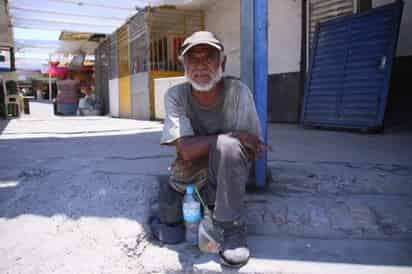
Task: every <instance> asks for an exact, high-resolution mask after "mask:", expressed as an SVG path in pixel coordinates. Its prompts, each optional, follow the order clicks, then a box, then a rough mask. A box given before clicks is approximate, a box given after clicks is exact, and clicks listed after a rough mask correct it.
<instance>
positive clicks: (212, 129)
mask: <svg viewBox="0 0 412 274" xmlns="http://www.w3.org/2000/svg"><path fill="white" fill-rule="evenodd" d="M223 81H224V82H223V84H224V88H223V90H222V92H221V93H220V94H219V97H218V100H217V101H216V103H215V104H213V105H212V106H208V107H205V106H202V105H200V104H198V103H197V102H196V100H195V98H194V97H193V96H192V94H191V86H190V83H188V82H186V83H182V84H179V85H176V86H173V87H171V88H170V89H169V90H168V91H167V93H166V95H165V100H164V101H165V111H166V117H165V121H164V126H163V134H162V139H161V141H160V143H161V144H163V145H167V144H171V143H172V142H174V141H175V140H177V139H179V138H180V137H184V136H199V135H212V134H219V133H226V132H230V131H235V130H243V131H247V132H249V133H252V134H254V135H256V136H258V137H259V139H261V140H262V133H261V127H260V123H259V117H258V115H257V113H256V108H255V103H254V100H253V96H252V93H251V92H250V90H249V88H248V87H247V86H246V85H245V84H243V83H242V82H240V81H239V80H237V79H234V78H231V77H225V78H224V79H223Z"/></svg>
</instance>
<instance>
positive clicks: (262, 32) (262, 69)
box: [254, 0, 268, 187]
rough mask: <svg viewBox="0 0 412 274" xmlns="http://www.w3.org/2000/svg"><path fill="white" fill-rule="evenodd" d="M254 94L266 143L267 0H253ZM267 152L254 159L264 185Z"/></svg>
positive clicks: (259, 180) (257, 174)
mask: <svg viewBox="0 0 412 274" xmlns="http://www.w3.org/2000/svg"><path fill="white" fill-rule="evenodd" d="M254 3H255V5H254V59H255V60H254V72H255V73H254V76H255V77H254V78H255V79H254V95H255V104H256V110H257V113H258V115H259V119H260V124H261V127H262V135H263V139H264V141H265V143H267V104H268V95H267V92H268V1H267V0H254ZM266 166H267V153H266V151H264V157H263V159H262V160H259V159H258V160H256V164H255V172H256V185H257V186H258V187H264V186H265V185H266Z"/></svg>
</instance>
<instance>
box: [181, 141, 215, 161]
mask: <svg viewBox="0 0 412 274" xmlns="http://www.w3.org/2000/svg"><path fill="white" fill-rule="evenodd" d="M216 138H217V135H209V136H190V137H182V138H179V139H178V140H177V142H176V148H177V151H178V152H179V154H180V156H181V157H182V158H183V160H185V161H192V160H196V159H200V158H204V157H207V156H208V155H209V147H210V145H211V144H212V143H214V142H216Z"/></svg>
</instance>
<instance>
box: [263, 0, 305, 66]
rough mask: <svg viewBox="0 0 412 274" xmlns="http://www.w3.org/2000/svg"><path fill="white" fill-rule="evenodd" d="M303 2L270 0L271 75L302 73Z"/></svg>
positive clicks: (299, 0)
mask: <svg viewBox="0 0 412 274" xmlns="http://www.w3.org/2000/svg"><path fill="white" fill-rule="evenodd" d="M301 2H302V1H301V0H269V14H268V16H269V29H268V35H269V49H268V51H269V52H268V54H269V74H278V73H286V72H297V71H300V51H301V42H302V31H301V30H302V12H301V11H302V8H301V4H302V3H301Z"/></svg>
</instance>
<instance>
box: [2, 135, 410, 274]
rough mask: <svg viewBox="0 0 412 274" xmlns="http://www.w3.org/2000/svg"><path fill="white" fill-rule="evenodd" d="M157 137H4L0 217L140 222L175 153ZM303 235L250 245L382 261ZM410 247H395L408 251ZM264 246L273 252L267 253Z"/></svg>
mask: <svg viewBox="0 0 412 274" xmlns="http://www.w3.org/2000/svg"><path fill="white" fill-rule="evenodd" d="M159 139H160V133H159V132H151V133H141V134H129V135H115V136H98V137H75V138H30V139H18V140H17V139H12V140H2V141H1V143H0V151H1V154H2V155H3V159H4V160H2V161H1V162H0V219H3V220H13V219H14V220H16V219H19V217H22V216H27V215H29V216H39V217H46V218H55V217H56V216H64V217H65V218H67V219H71V220H79V219H81V218H84V217H97V218H121V219H128V220H133V221H137V222H139V223H141V224H145V222H146V221H147V219H148V216H149V214H150V209H151V207H152V206H153V204H154V203H156V200H157V189H158V176H159V175H165V174H168V171H167V167H168V165H169V164H170V163H171V161H172V160H173V157H174V150H173V148H163V147H162V148H161V147H160V146H159ZM22 225H30V224H24V223H22ZM145 228H146V229H147V226H146V225H145ZM299 241H301V242H299ZM308 241H309V242H310V241H312V240H310V239H309V240H308ZM304 242H305V243H307V241H306V240H302V239H286V238H281V239H277V241H276V243H278V244H279V246H278V247H276V246H275V247H274V246H269V245H271V241H268V239H267V238H261V239H257V240H256V241H255V243H257V245H255V246H253V249H252V252H253V255H254V256H255V258H262V259H277V260H302V261H316V262H336V263H357V264H376V265H386V264H387V263H388V262H387V261H385V260H379V261H377V260H376V259H375V258H373V257H372V258H369V259H360V257H357V254H359V253H360V252H362V253H363V252H368V249H370V248H374V246H371V245H369V243H368V242H367V241H365V242H361V243H359V246H350V245H339V243H342V242H339V241H338V242H336V243H335V244H331V243H332V242H330V241H324V242H321V243H319V242H314V243H312V246H313V247H314V248H312V249H308V248H307V247H306V245H305V244H304ZM152 243H153V244H155V245H156V244H157V245H158V244H159V243H158V242H156V241H152ZM316 245H319V246H318V247H317V246H316ZM167 248H169V249H171V250H174V251H176V252H178V258H179V261H180V263H181V264H182V265H183V266H185V269H190V268H192V267H193V263H194V262H196V263H202V262H207V261H210V260H216V256H205V255H202V254H201V253H200V252H199V251H197V250H196V249H192V248H188V247H187V245H185V244H181V245H176V246H167ZM316 248H317V249H316ZM410 249H411V248H409V249H407V250H401V252H402V253H405V252H406V253H405V254H411V253H410V252H409V251H410ZM268 250H273V252H270V253H268ZM316 250H319V252H316ZM314 251H315V252H314ZM340 254H345V255H340ZM362 258H367V257H362ZM391 263H392V264H394V262H393V261H391ZM395 265H408V266H409V265H412V260H409V261H408V262H405V260H404V258H401V259H400V260H399V261H398V262H395Z"/></svg>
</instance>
